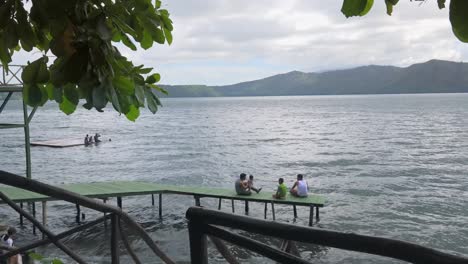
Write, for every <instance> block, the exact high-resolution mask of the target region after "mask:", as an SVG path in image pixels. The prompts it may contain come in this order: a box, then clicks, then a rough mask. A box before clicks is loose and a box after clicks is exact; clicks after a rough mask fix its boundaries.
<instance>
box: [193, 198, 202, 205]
mask: <svg viewBox="0 0 468 264" xmlns="http://www.w3.org/2000/svg"><path fill="white" fill-rule="evenodd" d="M194 198H195V206H201V203H200V196H194Z"/></svg>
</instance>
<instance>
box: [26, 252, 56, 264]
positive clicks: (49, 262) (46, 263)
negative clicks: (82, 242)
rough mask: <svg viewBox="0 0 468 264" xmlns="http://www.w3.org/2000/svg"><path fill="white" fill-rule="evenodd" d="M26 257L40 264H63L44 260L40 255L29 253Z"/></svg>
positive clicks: (48, 259)
mask: <svg viewBox="0 0 468 264" xmlns="http://www.w3.org/2000/svg"><path fill="white" fill-rule="evenodd" d="M28 255H29V257H30V258H31V259H33V260H36V261H39V262H40V263H41V264H63V262H62V261H61V260H60V259H57V258H45V257H44V256H42V255H41V254H38V253H35V252H29V253H28Z"/></svg>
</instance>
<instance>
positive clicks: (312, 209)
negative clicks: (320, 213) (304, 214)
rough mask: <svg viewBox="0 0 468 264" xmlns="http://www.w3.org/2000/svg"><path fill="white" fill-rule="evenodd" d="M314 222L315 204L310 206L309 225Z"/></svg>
mask: <svg viewBox="0 0 468 264" xmlns="http://www.w3.org/2000/svg"><path fill="white" fill-rule="evenodd" d="M313 222H314V206H313V205H311V206H310V215H309V226H312V224H313Z"/></svg>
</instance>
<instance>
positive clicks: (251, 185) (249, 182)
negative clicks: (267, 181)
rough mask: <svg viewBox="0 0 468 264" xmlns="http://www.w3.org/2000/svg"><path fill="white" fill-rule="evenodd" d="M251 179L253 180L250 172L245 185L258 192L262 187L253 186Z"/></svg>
mask: <svg viewBox="0 0 468 264" xmlns="http://www.w3.org/2000/svg"><path fill="white" fill-rule="evenodd" d="M253 180H254V176H253V175H252V174H250V176H249V181H248V182H247V185H248V187H249V188H250V189H251V190H254V191H255V192H257V193H259V192H260V191H261V190H262V188H259V189H257V188H255V187H254V186H253Z"/></svg>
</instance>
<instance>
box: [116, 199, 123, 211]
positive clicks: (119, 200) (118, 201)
mask: <svg viewBox="0 0 468 264" xmlns="http://www.w3.org/2000/svg"><path fill="white" fill-rule="evenodd" d="M117 206H118V207H119V208H120V209H122V197H117Z"/></svg>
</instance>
